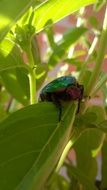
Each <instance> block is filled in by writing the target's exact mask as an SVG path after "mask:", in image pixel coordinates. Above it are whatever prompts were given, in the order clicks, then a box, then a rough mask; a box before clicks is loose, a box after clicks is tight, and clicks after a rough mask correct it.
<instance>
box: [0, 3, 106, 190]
mask: <svg viewBox="0 0 107 190" xmlns="http://www.w3.org/2000/svg"><path fill="white" fill-rule="evenodd" d="M90 4H93V5H91V9H92V10H94V12H95V13H98V12H99V11H100V10H101V8H102V7H103V8H105V7H106V1H105V0H103V1H100V0H98V1H96V0H78V1H73V0H61V1H60V0H48V1H45V0H44V1H43V0H36V1H33V0H30V1H24V0H23V2H19V1H18V0H14V1H13V0H11V5H10V2H9V1H7V0H2V1H1V2H0V11H1V14H0V20H1V22H0V99H1V102H0V189H1V190H15V189H17V190H41V189H42V190H56V189H58V190H69V189H72V190H80V189H81V190H85V189H86V190H97V189H101V190H104V189H106V188H107V182H106V172H107V167H106V165H107V159H106V152H107V151H106V147H107V142H106V141H107V137H106V133H107V74H106V72H104V71H102V65H103V61H104V59H106V55H105V51H106V45H107V44H106V43H105V41H106V39H107V10H106V11H105V13H104V21H103V24H101V23H100V22H99V20H98V19H97V17H95V14H94V15H91V16H90V17H89V18H85V16H84V14H85V11H87V7H86V6H87V5H90ZM74 12H76V13H75V17H76V19H77V23H76V26H74V27H69V29H67V31H65V32H64V33H63V34H61V39H58V40H56V37H57V33H56V32H55V31H54V27H55V23H57V22H58V21H60V20H62V19H63V18H64V17H67V16H68V15H70V14H74ZM89 25H90V27H89ZM90 34H91V37H92V38H93V39H92V40H91V41H90V39H89V37H90ZM41 36H45V37H46V49H45V52H44V55H43V49H42V46H39V37H41ZM97 44H99V48H97ZM78 47H79V50H78ZM81 56H82V58H81ZM92 63H94V64H93V66H92ZM72 67H75V69H74V70H73V72H72V71H71V70H72ZM57 68H58V69H57ZM56 69H57V72H56ZM53 72H54V77H52V73H53ZM62 75H73V76H75V77H76V78H77V81H78V82H79V83H80V84H83V85H84V100H83V101H82V102H81V105H80V112H79V114H76V110H77V106H78V102H76V101H74V102H72V101H71V102H68V103H63V107H62V117H61V121H59V119H58V118H59V110H58V108H57V107H56V106H55V105H54V104H53V103H50V102H40V101H39V93H40V90H41V88H42V87H43V85H44V84H45V83H48V82H49V81H51V80H52V79H53V78H56V77H58V76H62ZM96 99H97V101H100V102H101V103H100V105H96V104H95V100H96ZM71 148H72V149H73V150H74V152H75V156H76V158H75V159H74V160H72V159H71V157H70V156H69V155H68V152H69V150H70V149H71ZM99 160H100V162H99ZM101 163H102V164H101ZM100 164H101V166H100ZM99 167H100V169H99ZM62 169H64V175H62V173H61V171H62ZM99 170H100V171H101V172H100V175H101V178H98V172H99Z"/></svg>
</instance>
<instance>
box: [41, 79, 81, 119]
mask: <svg viewBox="0 0 107 190" xmlns="http://www.w3.org/2000/svg"><path fill="white" fill-rule="evenodd" d="M83 93H84V87H83V85H80V84H78V82H77V80H76V78H75V77H73V76H62V77H59V78H57V79H55V80H53V81H51V82H50V83H48V84H47V85H46V86H45V87H44V88H43V89H42V90H41V92H40V100H41V101H47V102H53V103H54V104H55V105H56V106H57V107H58V108H59V121H60V119H61V114H62V101H66V102H67V101H75V100H77V101H78V109H77V113H78V112H79V108H80V102H81V100H82V99H83Z"/></svg>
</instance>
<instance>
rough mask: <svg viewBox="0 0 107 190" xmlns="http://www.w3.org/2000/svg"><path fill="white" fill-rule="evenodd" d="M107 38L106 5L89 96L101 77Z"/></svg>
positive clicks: (87, 93) (87, 89)
mask: <svg viewBox="0 0 107 190" xmlns="http://www.w3.org/2000/svg"><path fill="white" fill-rule="evenodd" d="M106 40H107V7H106V11H105V18H104V23H103V29H102V34H101V38H100V43H99V50H98V52H97V59H96V65H95V68H94V70H93V73H92V76H91V78H90V81H89V83H88V85H87V88H86V95H87V96H89V95H90V93H91V91H92V90H93V88H94V86H95V84H96V81H97V79H98V77H99V74H100V70H101V66H102V63H103V59H104V55H105V50H106V46H107V43H106Z"/></svg>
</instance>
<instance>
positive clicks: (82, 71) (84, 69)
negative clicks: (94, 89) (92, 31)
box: [78, 36, 98, 82]
mask: <svg viewBox="0 0 107 190" xmlns="http://www.w3.org/2000/svg"><path fill="white" fill-rule="evenodd" d="M97 42H98V36H95V38H94V40H93V42H92V44H91V47H90V49H89V51H88V55H87V57H86V59H85V62H84V64H83V66H82V69H81V72H80V75H79V77H78V81H79V82H81V81H82V79H83V75H84V73H85V71H86V68H87V63H88V61H89V59H90V57H91V56H92V54H93V52H94V50H95V47H96V44H97Z"/></svg>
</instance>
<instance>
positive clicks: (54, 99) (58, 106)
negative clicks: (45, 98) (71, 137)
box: [51, 94, 62, 121]
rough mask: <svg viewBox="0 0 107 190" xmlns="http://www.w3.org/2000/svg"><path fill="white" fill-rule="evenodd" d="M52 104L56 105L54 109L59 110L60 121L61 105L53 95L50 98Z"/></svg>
mask: <svg viewBox="0 0 107 190" xmlns="http://www.w3.org/2000/svg"><path fill="white" fill-rule="evenodd" d="M51 99H52V102H53V103H54V104H55V105H56V107H57V108H58V109H59V121H60V120H61V116H62V105H61V102H60V100H59V99H58V97H57V95H55V94H53V95H52V96H51Z"/></svg>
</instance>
